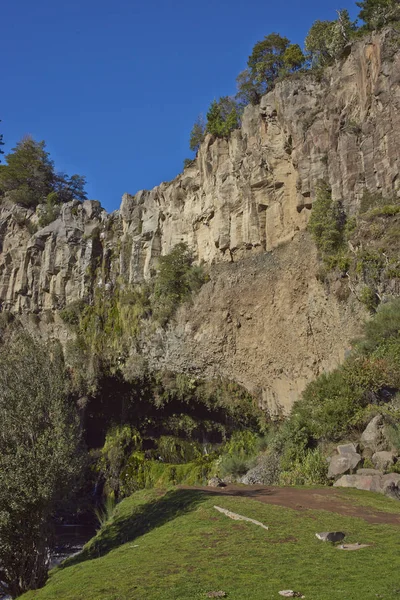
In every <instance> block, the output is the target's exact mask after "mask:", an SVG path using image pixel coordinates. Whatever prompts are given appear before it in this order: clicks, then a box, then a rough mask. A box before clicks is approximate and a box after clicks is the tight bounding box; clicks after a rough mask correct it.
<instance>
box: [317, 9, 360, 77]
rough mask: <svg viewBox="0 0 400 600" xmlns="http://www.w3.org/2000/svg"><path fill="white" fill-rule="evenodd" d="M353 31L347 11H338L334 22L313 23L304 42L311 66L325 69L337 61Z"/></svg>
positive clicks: (352, 23) (352, 24) (354, 27)
mask: <svg viewBox="0 0 400 600" xmlns="http://www.w3.org/2000/svg"><path fill="white" fill-rule="evenodd" d="M355 30H356V24H355V22H353V21H351V20H350V15H349V12H348V11H347V10H339V11H338V18H337V19H336V20H335V21H315V22H314V23H313V25H312V27H311V29H310V31H309V32H308V34H307V37H306V40H305V48H306V51H307V52H308V54H309V57H310V59H311V64H312V66H313V67H325V66H327V65H330V64H332V63H333V62H334V60H336V59H338V58H339V57H340V55H341V53H342V52H343V50H344V48H345V46H346V45H347V44H348V43H349V41H350V39H351V37H352V35H353V34H354V31H355Z"/></svg>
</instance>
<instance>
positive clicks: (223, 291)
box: [0, 30, 400, 409]
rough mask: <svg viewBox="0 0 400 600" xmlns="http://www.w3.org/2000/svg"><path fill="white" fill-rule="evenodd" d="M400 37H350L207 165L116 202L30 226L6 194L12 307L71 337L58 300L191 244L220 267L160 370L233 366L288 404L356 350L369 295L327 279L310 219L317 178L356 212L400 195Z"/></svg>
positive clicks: (2, 226) (215, 147) (135, 273)
mask: <svg viewBox="0 0 400 600" xmlns="http://www.w3.org/2000/svg"><path fill="white" fill-rule="evenodd" d="M398 47H399V43H398V37H397V34H396V33H395V32H393V31H391V30H387V31H384V32H382V33H381V34H379V35H373V36H371V37H370V38H369V39H367V40H364V41H362V42H358V43H355V44H353V45H352V46H351V47H349V48H347V49H346V53H345V54H346V56H344V57H343V59H342V61H341V63H340V64H337V65H336V66H334V67H332V68H330V69H328V70H326V71H325V72H324V73H323V75H321V77H320V78H319V79H317V78H316V77H315V76H314V75H311V74H308V75H303V76H299V77H292V78H290V79H287V80H284V81H282V82H280V83H278V84H277V85H276V87H275V89H274V90H273V91H271V92H270V93H268V94H267V95H266V96H264V98H263V99H262V102H261V104H260V106H255V107H253V106H249V107H247V109H246V110H245V113H244V116H243V123H242V128H241V129H240V130H237V131H235V132H233V134H232V135H231V137H230V139H229V140H220V139H217V140H215V139H213V138H212V137H211V136H208V137H207V138H206V140H205V141H204V143H203V144H202V146H201V148H200V151H199V153H198V156H197V159H196V161H195V163H194V164H193V166H191V167H190V168H187V169H185V170H184V172H183V173H182V174H181V175H179V176H178V177H176V178H175V179H174V180H173V181H171V182H169V183H162V184H161V185H159V186H157V187H156V188H154V189H153V190H151V191H141V192H139V193H137V194H136V195H135V196H131V195H128V194H125V195H124V197H123V200H122V204H121V208H120V210H119V211H116V212H115V213H113V214H111V215H107V214H106V213H105V211H103V210H102V209H101V207H100V205H99V204H98V203H96V202H90V201H87V202H84V203H83V204H82V205H80V204H79V203H70V204H68V205H65V206H64V207H63V211H62V213H61V216H60V218H59V219H57V220H56V221H54V222H53V223H51V224H50V225H49V226H47V227H45V228H44V229H40V230H39V231H37V232H36V233H34V234H33V235H31V234H30V233H29V229H30V228H31V227H32V225H33V224H34V223H35V222H36V221H37V216H36V215H34V214H32V213H31V212H30V211H27V210H24V209H22V208H20V207H16V206H14V207H9V206H3V207H2V208H1V213H0V248H1V255H0V301H1V306H2V309H3V310H10V311H12V312H16V313H20V314H22V315H23V316H24V318H25V319H28V316H29V315H30V314H36V315H39V325H40V327H42V328H43V329H44V331H45V332H46V331H47V332H50V334H53V335H58V336H61V337H63V336H66V335H68V334H67V332H66V330H65V328H64V327H63V325H62V323H61V321H60V319H59V317H58V314H57V311H58V309H60V308H62V307H63V306H65V305H67V304H69V303H71V302H73V301H74V300H77V299H87V298H90V297H91V295H92V294H93V289H94V287H95V286H112V284H113V282H114V281H115V280H116V279H117V278H118V277H119V278H120V279H121V278H122V279H123V280H124V281H126V282H129V283H131V284H134V283H137V282H140V281H141V280H143V279H144V278H147V277H149V276H151V273H152V270H153V269H154V268H155V267H156V264H157V257H158V256H159V255H160V254H164V253H166V252H168V251H169V250H170V249H171V248H172V247H173V246H174V245H175V244H177V243H179V242H181V241H184V242H187V244H188V245H189V247H190V248H191V249H192V250H193V252H194V254H195V256H196V258H197V259H198V260H199V261H204V262H205V263H207V264H209V265H212V267H211V281H210V282H209V283H208V284H206V285H205V286H204V288H203V289H202V291H201V292H200V294H199V295H198V297H197V298H196V299H195V300H194V303H193V304H192V305H191V306H186V307H183V308H182V309H181V310H180V311H179V313H178V315H177V318H176V319H175V322H174V324H172V325H170V327H169V328H168V330H167V331H166V332H161V331H160V332H158V333H157V334H156V335H155V336H153V337H152V338H151V339H149V338H146V339H143V340H142V344H141V345H142V351H143V352H144V353H145V354H146V356H147V357H148V358H149V361H150V364H151V365H152V366H153V367H154V368H159V367H160V366H161V367H166V368H171V369H177V370H185V371H189V372H195V373H196V374H205V375H207V376H216V375H218V374H223V375H226V376H228V377H231V378H233V379H236V380H237V381H239V382H241V383H243V384H244V385H245V386H246V387H248V388H249V389H251V390H253V391H257V392H258V393H259V396H260V398H262V399H263V402H264V404H265V405H268V406H270V407H271V408H274V407H275V408H276V407H277V406H280V407H284V409H287V408H288V407H289V406H290V405H291V403H292V402H293V400H294V399H295V398H296V397H297V396H298V394H299V392H300V391H301V390H302V389H303V388H304V386H305V384H306V382H307V381H309V380H310V379H311V378H313V377H314V376H315V375H317V374H318V373H319V372H321V370H324V369H330V368H332V367H333V366H335V365H336V364H337V362H339V361H340V360H341V359H342V358H343V354H344V352H345V350H346V348H347V347H348V345H349V340H350V339H351V338H352V337H354V335H355V333H356V332H357V327H358V323H359V318H360V313H359V310H360V309H359V308H358V307H357V305H356V303H353V301H352V300H351V299H350V300H349V301H348V302H347V303H341V304H339V303H338V301H337V300H336V299H335V297H334V296H333V295H329V294H327V291H326V290H325V289H324V288H323V286H321V284H319V283H318V281H317V279H316V273H317V270H318V263H317V259H316V253H315V248H314V246H313V244H312V242H311V240H310V239H309V237H308V234H307V233H305V232H304V230H305V228H306V225H307V221H308V218H309V214H310V209H311V207H312V202H313V198H314V192H315V188H316V184H317V182H318V180H320V179H324V180H325V181H328V182H329V184H330V185H331V187H332V194H333V198H334V199H340V200H342V201H343V203H344V205H345V207H346V208H347V211H348V212H349V213H351V212H354V211H356V209H357V207H358V204H359V202H360V199H361V197H362V195H363V193H364V191H365V190H368V191H369V192H371V193H377V192H378V193H382V194H383V195H384V196H387V197H390V196H393V195H399V193H400V192H399V186H400V181H399V177H398V175H399V164H400V86H399V80H400V62H399V59H400V52H399V51H398ZM27 225H28V227H27ZM100 262H101V263H102V264H103V269H102V272H101V276H100V275H99V272H98V271H96V266H97V265H98V264H100ZM37 320H38V319H37V318H36V321H37Z"/></svg>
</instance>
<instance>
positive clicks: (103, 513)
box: [94, 495, 117, 529]
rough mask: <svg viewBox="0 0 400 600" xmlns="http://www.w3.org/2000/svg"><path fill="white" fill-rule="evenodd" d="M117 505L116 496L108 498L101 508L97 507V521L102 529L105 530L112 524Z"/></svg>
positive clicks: (95, 511)
mask: <svg viewBox="0 0 400 600" xmlns="http://www.w3.org/2000/svg"><path fill="white" fill-rule="evenodd" d="M116 505H117V504H116V501H115V498H114V496H112V495H109V496H106V498H105V500H104V502H103V503H102V505H101V506H97V507H95V510H94V513H95V515H96V519H97V522H98V524H99V526H100V529H104V528H105V527H106V526H107V525H108V524H109V523H110V522H111V519H112V518H113V515H114V512H115V507H116Z"/></svg>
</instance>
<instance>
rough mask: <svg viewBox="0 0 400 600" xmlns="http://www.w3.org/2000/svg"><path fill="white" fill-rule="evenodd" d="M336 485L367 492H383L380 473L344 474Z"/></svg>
mask: <svg viewBox="0 0 400 600" xmlns="http://www.w3.org/2000/svg"><path fill="white" fill-rule="evenodd" d="M333 485H334V487H350V488H356V489H357V490H364V491H367V492H382V487H381V476H380V475H343V477H341V478H340V479H338V480H337V481H335V483H334V484H333Z"/></svg>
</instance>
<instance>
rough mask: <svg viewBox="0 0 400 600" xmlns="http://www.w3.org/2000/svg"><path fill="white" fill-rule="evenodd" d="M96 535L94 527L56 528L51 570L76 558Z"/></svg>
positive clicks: (0, 599)
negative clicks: (65, 561)
mask: <svg viewBox="0 0 400 600" xmlns="http://www.w3.org/2000/svg"><path fill="white" fill-rule="evenodd" d="M94 534H95V530H94V529H93V527H91V526H89V525H80V524H75V523H67V524H63V525H58V526H57V528H56V545H55V548H54V550H53V552H52V553H51V556H50V569H53V568H54V567H56V566H57V565H59V564H60V563H62V561H63V560H65V559H66V558H70V557H72V556H76V555H77V554H79V552H80V551H81V550H82V548H83V546H84V545H85V544H86V542H87V541H89V540H90V538H91V537H93V535H94ZM0 600H10V596H2V595H1V594H0Z"/></svg>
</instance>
